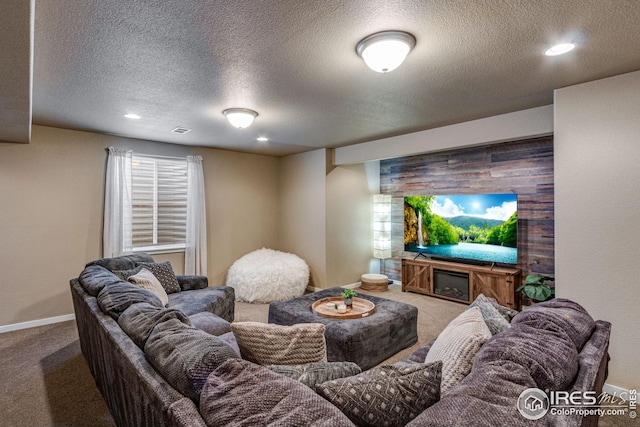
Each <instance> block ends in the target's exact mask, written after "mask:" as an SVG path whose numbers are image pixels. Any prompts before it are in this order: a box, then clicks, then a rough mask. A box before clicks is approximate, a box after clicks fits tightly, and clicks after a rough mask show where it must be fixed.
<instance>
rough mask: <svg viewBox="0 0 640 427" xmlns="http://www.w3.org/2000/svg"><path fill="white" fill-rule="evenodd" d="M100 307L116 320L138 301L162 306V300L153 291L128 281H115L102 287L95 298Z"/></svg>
mask: <svg viewBox="0 0 640 427" xmlns="http://www.w3.org/2000/svg"><path fill="white" fill-rule="evenodd" d="M96 299H97V301H98V305H99V306H100V309H101V310H102V311H103V312H104V313H107V314H108V315H109V316H111V317H113V318H114V319H115V320H118V317H120V314H122V312H124V311H125V310H126V309H127V308H129V306H131V305H133V304H137V303H139V302H146V303H149V304H151V305H154V306H156V307H162V301H160V299H159V298H158V297H157V296H155V295H154V294H153V292H151V291H148V290H146V289H142V288H141V287H139V286H136V285H133V284H131V283H129V282H122V281H121V282H116V283H112V284H109V285H107V286H105V287H104V288H102V290H101V291H100V293H99V294H98V297H97V298H96Z"/></svg>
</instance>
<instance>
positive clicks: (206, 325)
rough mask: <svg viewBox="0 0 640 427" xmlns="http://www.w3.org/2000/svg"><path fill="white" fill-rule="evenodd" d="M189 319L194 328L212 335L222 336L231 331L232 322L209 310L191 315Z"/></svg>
mask: <svg viewBox="0 0 640 427" xmlns="http://www.w3.org/2000/svg"><path fill="white" fill-rule="evenodd" d="M189 320H191V325H192V326H193V327H194V328H197V329H200V330H201V331H205V332H206V333H208V334H211V335H215V336H220V335H222V334H226V333H227V332H231V323H229V322H227V321H226V320H224V319H223V318H221V317H219V316H216V315H215V314H213V313H211V312H208V311H203V312H202V313H196V314H192V315H191V316H189Z"/></svg>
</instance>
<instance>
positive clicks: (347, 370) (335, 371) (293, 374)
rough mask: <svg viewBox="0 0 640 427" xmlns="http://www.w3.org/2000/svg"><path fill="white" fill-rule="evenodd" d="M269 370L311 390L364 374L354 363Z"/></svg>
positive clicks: (272, 366)
mask: <svg viewBox="0 0 640 427" xmlns="http://www.w3.org/2000/svg"><path fill="white" fill-rule="evenodd" d="M267 368H269V369H271V370H272V371H273V372H277V373H279V374H281V375H284V376H285V377H289V378H292V379H294V380H296V381H299V382H301V383H302V384H304V385H306V386H307V387H309V388H311V390H314V391H315V389H316V385H318V384H321V383H323V382H326V381H330V380H336V379H338V378H345V377H350V376H352V375H357V374H359V373H361V372H362V369H360V366H358V365H356V364H355V363H353V362H319V363H307V364H304V365H269V366H267Z"/></svg>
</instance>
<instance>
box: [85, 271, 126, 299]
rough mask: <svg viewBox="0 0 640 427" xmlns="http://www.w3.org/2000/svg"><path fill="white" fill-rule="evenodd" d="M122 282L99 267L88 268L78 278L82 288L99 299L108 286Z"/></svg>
mask: <svg viewBox="0 0 640 427" xmlns="http://www.w3.org/2000/svg"><path fill="white" fill-rule="evenodd" d="M120 281H121V279H120V278H119V277H118V276H116V275H115V274H113V273H112V272H110V271H109V270H107V269H106V268H104V267H101V266H99V265H90V266H89V267H86V268H85V269H84V270H82V273H80V275H79V276H78V282H80V285H81V286H82V288H83V289H84V290H85V291H86V292H87V293H88V294H89V295H91V296H92V297H97V296H98V294H99V293H100V291H101V290H102V289H103V288H104V287H105V286H106V285H111V284H113V283H118V282H120Z"/></svg>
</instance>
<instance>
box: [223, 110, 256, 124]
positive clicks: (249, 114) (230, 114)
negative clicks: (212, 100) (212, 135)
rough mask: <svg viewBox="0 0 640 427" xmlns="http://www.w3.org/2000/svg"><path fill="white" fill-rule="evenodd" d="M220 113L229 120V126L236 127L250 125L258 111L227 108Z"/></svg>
mask: <svg viewBox="0 0 640 427" xmlns="http://www.w3.org/2000/svg"><path fill="white" fill-rule="evenodd" d="M222 114H224V116H225V117H226V118H227V120H229V123H231V126H234V127H237V128H238V129H244V128H246V127H249V126H251V123H253V119H255V118H256V117H258V113H256V112H255V111H253V110H249V109H247V108H227V109H226V110H224V111H223V112H222Z"/></svg>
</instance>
